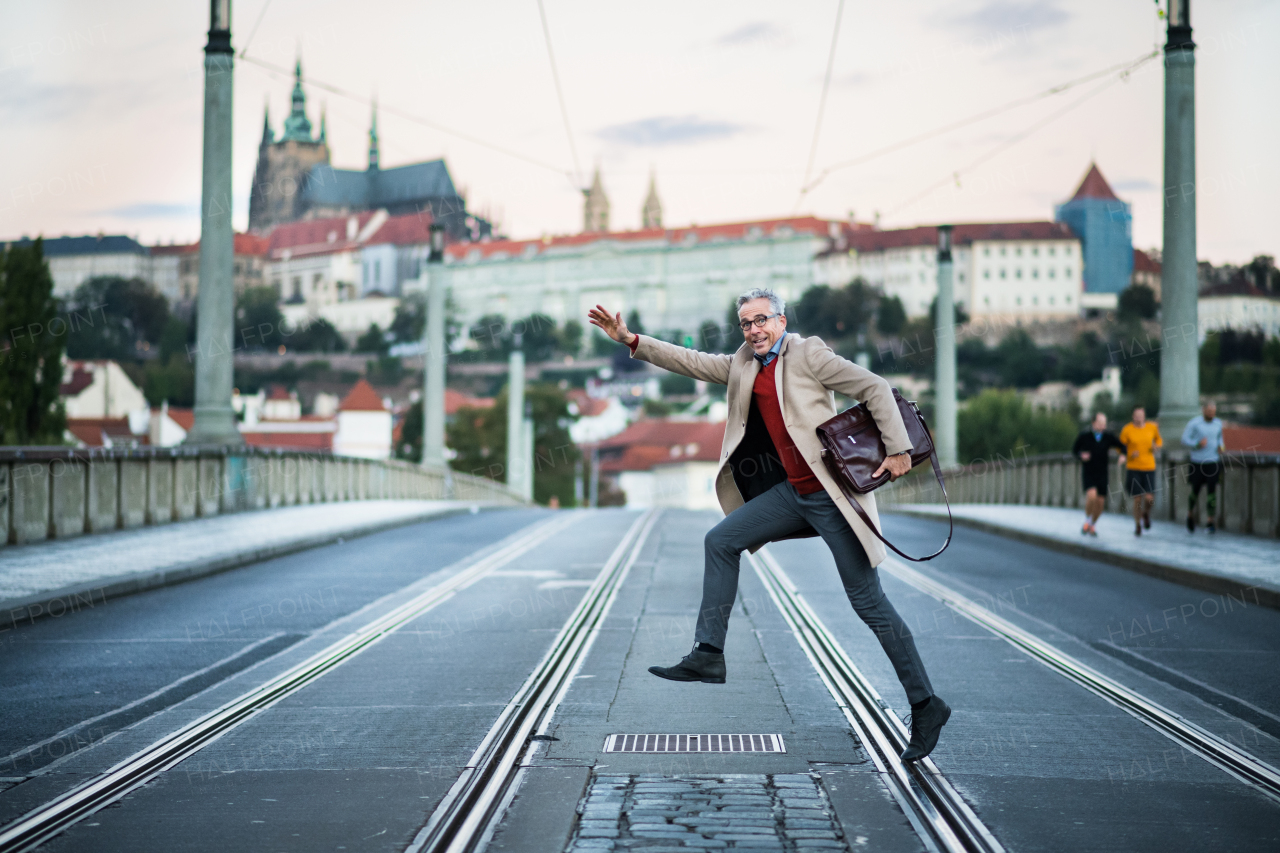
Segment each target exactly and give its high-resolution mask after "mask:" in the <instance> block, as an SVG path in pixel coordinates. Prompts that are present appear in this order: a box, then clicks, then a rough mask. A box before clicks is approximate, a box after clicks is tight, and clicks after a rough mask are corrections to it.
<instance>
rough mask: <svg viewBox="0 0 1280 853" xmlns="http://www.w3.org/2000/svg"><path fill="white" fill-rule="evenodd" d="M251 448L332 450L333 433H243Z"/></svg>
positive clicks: (246, 442) (245, 441)
mask: <svg viewBox="0 0 1280 853" xmlns="http://www.w3.org/2000/svg"><path fill="white" fill-rule="evenodd" d="M241 435H242V436H244V443H245V444H247V445H249V446H250V447H279V448H283V449H285V450H289V449H297V450H332V449H333V433H331V432H243V433H241Z"/></svg>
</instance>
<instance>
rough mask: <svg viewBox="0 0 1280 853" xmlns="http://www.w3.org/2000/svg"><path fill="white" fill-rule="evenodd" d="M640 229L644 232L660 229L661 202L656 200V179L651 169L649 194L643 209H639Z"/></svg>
mask: <svg viewBox="0 0 1280 853" xmlns="http://www.w3.org/2000/svg"><path fill="white" fill-rule="evenodd" d="M640 227H641V228H643V229H645V230H648V229H650V228H661V227H662V201H661V200H660V199H659V198H658V179H657V178H656V177H655V176H654V174H653V170H652V169H650V170H649V194H648V195H647V196H645V199H644V207H642V208H640Z"/></svg>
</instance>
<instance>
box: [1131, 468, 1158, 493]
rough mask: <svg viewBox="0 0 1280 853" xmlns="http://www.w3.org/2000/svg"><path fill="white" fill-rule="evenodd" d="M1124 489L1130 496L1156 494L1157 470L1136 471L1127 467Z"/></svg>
mask: <svg viewBox="0 0 1280 853" xmlns="http://www.w3.org/2000/svg"><path fill="white" fill-rule="evenodd" d="M1124 490H1125V491H1126V492H1128V493H1129V497H1131V498H1136V497H1137V496H1138V495H1154V494H1155V493H1156V472H1155V471H1134V470H1132V469H1129V468H1126V469H1125V472H1124Z"/></svg>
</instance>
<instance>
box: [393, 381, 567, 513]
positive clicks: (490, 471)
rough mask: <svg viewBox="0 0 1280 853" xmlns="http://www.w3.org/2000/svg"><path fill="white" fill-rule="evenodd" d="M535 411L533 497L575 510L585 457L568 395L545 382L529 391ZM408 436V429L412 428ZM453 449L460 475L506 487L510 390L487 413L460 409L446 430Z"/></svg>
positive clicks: (495, 401)
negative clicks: (577, 471) (578, 467)
mask: <svg viewBox="0 0 1280 853" xmlns="http://www.w3.org/2000/svg"><path fill="white" fill-rule="evenodd" d="M525 400H526V401H527V402H528V404H529V406H530V408H531V409H532V417H533V436H534V438H533V442H534V474H533V497H534V500H535V501H537V502H538V503H542V504H545V503H547V502H548V501H550V499H551V496H552V495H555V496H556V497H558V498H559V499H560V505H561V506H565V507H567V506H572V505H573V479H574V464H575V462H576V461H577V459H578V456H579V453H578V449H577V447H576V446H575V445H574V443H573V439H571V438H570V437H569V430H568V423H569V403H568V399H567V398H566V397H565V395H564V392H563V391H561V390H560V389H559V388H558V387H556V386H555V385H552V384H550V383H545V382H536V383H531V384H529V385H527V386H525ZM406 431H407V427H406ZM446 434H447V440H448V444H449V447H450V448H452V449H453V450H454V451H456V452H457V454H458V455H457V457H456V458H455V459H454V460H453V461H452V462H451V463H450V467H452V468H453V469H454V470H455V471H462V472H464V473H467V474H473V475H475V476H477V477H488V478H490V479H493V480H498V481H500V482H506V479H507V476H506V464H507V390H506V389H505V388H504V389H503V390H502V391H501V392H500V393H499V394H498V396H497V398H496V399H495V400H494V404H493V405H492V406H491V407H489V408H487V409H474V408H464V409H459V410H458V413H457V414H456V415H455V416H454V418H453V421H452V422H451V423H449V424H448V426H447V429H446Z"/></svg>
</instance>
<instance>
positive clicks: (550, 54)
mask: <svg viewBox="0 0 1280 853" xmlns="http://www.w3.org/2000/svg"><path fill="white" fill-rule="evenodd" d="M840 2H842V3H843V2H844V0H840ZM538 16H539V17H540V18H541V19H542V37H543V39H544V40H545V41H546V43H547V59H548V60H550V62H551V79H552V80H553V81H554V82H555V84H556V98H558V99H559V101H560V117H561V118H563V119H564V134H565V136H567V137H568V138H569V153H570V154H572V155H573V172H574V175H575V177H576V178H577V184H578V186H579V187H585V186H586V175H584V174H583V172H582V165H581V163H579V162H578V146H577V145H576V144H574V141H573V129H572V128H571V127H570V126H569V108H568V107H567V106H565V102H564V89H563V88H562V87H561V86H560V71H559V70H558V69H557V67H556V54H555V51H554V50H552V48H551V28H550V27H549V26H547V10H546V9H545V8H543V5H542V0H538Z"/></svg>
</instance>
